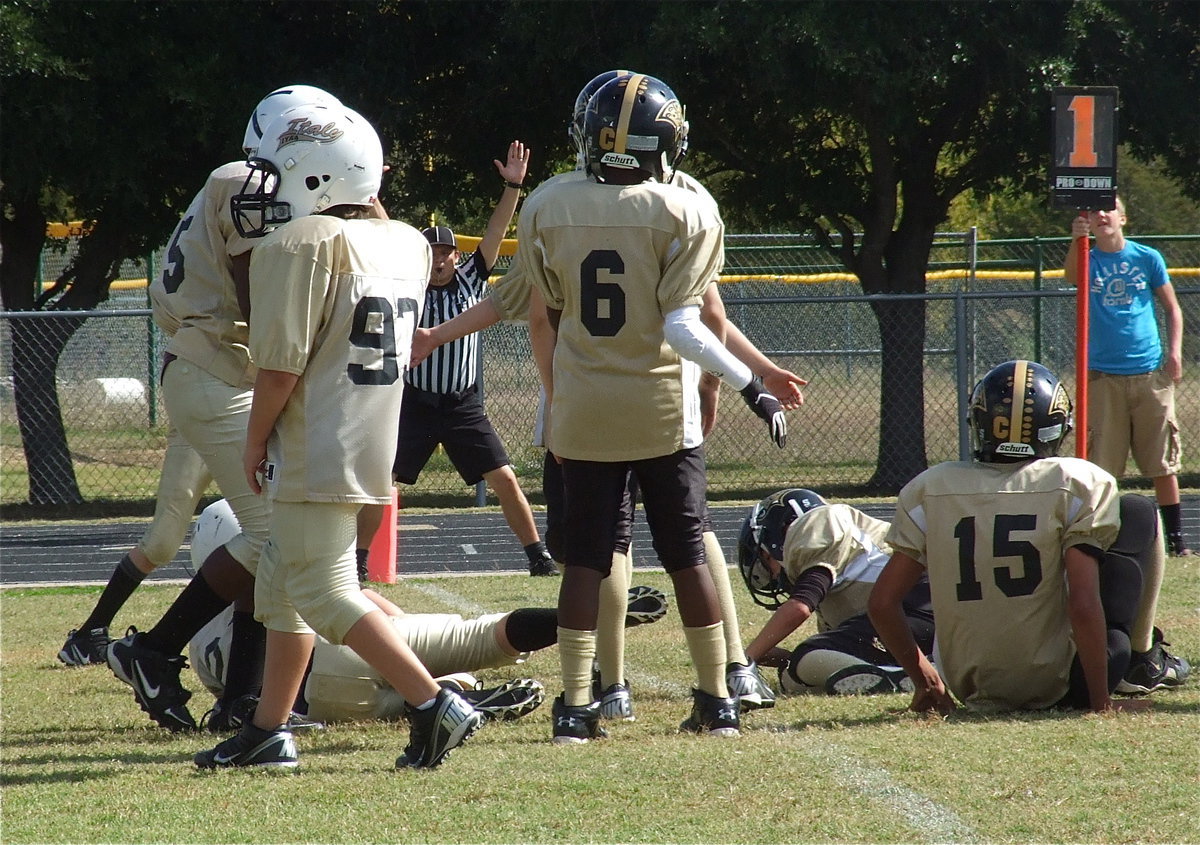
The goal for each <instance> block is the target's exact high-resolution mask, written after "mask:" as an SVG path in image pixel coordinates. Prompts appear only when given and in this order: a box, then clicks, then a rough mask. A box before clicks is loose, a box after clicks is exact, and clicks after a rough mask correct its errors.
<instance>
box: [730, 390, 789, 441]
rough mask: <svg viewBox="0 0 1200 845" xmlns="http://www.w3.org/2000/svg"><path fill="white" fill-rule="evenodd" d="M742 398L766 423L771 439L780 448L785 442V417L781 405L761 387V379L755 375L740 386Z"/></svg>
mask: <svg viewBox="0 0 1200 845" xmlns="http://www.w3.org/2000/svg"><path fill="white" fill-rule="evenodd" d="M741 393H742V398H743V399H745V400H746V404H747V405H749V406H750V410H751V411H753V412H754V413H755V414H756V415H757V416H758V418H759V419H760V420H762V421H763V422H765V423H766V424H767V428H768V430H770V432H771V439H772V440H774V441H775V445H776V446H778V447H779V448H780V449H782V448H783V444H785V443H787V418H786V417H784V415H783V406H782V405H780V404H779V400H778V399H776V398H775V397H774V396H772V395H771V394H770V393H768V392H767V389H766V388H765V387H763V380H762V379H761V378H759V377H758V376H755V377H754V378H752V379H751V380H750V383H749V384H748V385H746V386H745V387H743V388H742V390H741Z"/></svg>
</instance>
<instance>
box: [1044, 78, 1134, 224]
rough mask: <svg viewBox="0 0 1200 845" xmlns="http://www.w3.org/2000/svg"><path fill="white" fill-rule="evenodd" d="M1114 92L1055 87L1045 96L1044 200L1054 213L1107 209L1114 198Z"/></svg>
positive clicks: (1115, 92)
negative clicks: (1046, 192) (1046, 157)
mask: <svg viewBox="0 0 1200 845" xmlns="http://www.w3.org/2000/svg"><path fill="white" fill-rule="evenodd" d="M1117 94H1118V91H1117V89H1116V88H1108V87H1101V86H1086V87H1075V88H1056V89H1054V92H1053V94H1052V96H1051V101H1050V115H1051V129H1052V131H1051V143H1050V152H1051V155H1050V190H1051V194H1050V199H1051V201H1052V203H1053V205H1054V206H1055V207H1056V208H1073V209H1099V208H1112V207H1113V204H1114V203H1115V202H1116V197H1117V112H1118V110H1119V106H1118V104H1117Z"/></svg>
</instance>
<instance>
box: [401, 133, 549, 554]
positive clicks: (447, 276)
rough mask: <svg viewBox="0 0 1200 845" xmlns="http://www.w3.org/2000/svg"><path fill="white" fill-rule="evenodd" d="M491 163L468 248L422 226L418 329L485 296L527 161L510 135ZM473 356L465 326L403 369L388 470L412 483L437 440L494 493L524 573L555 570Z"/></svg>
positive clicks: (475, 349)
mask: <svg viewBox="0 0 1200 845" xmlns="http://www.w3.org/2000/svg"><path fill="white" fill-rule="evenodd" d="M495 164H496V167H497V169H498V170H499V171H500V176H501V178H502V179H503V180H504V193H503V195H501V197H500V201H499V202H498V203H497V204H496V208H495V210H494V211H493V212H492V216H491V218H490V219H489V220H488V226H487V230H486V231H485V232H484V236H483V239H482V240H481V241H480V242H479V247H478V248H477V249H476V251H475V252H474V253H472V254H470V255H468V256H467V257H466V258H465V259H463V258H461V255H460V253H459V251H458V244H457V242H456V241H455V238H454V232H452V231H451V230H450V228H449V227H447V226H431V227H430V228H428V229H425V230H424V232H423V234H424V235H425V238H426V240H428V241H429V243H430V245H431V246H432V247H433V268H432V270H431V271H430V275H429V287H428V289H427V290H426V293H425V309H424V312H423V313H422V315H421V327H422V328H432V327H433V326H436V325H438V324H439V323H444V322H446V321H447V320H450V319H452V318H453V317H456V316H458V315H459V314H461V313H462V312H463V311H465V310H467V309H468V308H470V307H471V306H472V305H474V304H475V303H477V302H479V301H480V300H481V299H483V298H484V297H485V296H486V295H487V280H488V274H489V273H490V272H491V270H492V267H493V266H494V265H495V263H496V258H497V256H498V255H499V254H500V241H501V240H502V238H503V237H504V232H505V230H506V229H507V228H508V224H509V222H510V221H511V220H512V216H513V212H515V211H516V208H517V200H518V199H519V198H520V195H521V184H522V182H523V181H524V179H525V170H526V168H527V166H528V151H527V150H526V149H525V145H524V144H522V143H521V142H519V141H513V142H512V144H510V145H509V149H508V162H507V164H504V165H502V164H501V163H500V162H499V161H496V162H495ZM460 259H461V260H460ZM478 359H479V335H478V333H473V334H469V335H466V336H465V337H462V338H459V339H458V340H454V341H451V342H450V343H446V344H444V345H442V346H439V347H438V348H437V349H435V350H434V351H433V352H432V353H431V354H430V355H429V357H428V358H426V359H425V360H423V361H422V362H421V363H420V364H418V365H417V366H416V367H414V368H412V369H410V370H409V371H408V372H407V373H406V374H405V388H404V403H403V406H402V407H403V410H402V412H401V414H400V433H399V442H398V444H397V448H396V462H395V464H394V466H393V468H392V471H393V474H394V475H395V478H396V481H398V482H401V483H403V484H415V483H416V481H417V477H418V476H419V475H420V474H421V470H423V469H424V468H425V465H426V464H427V463H428V462H429V458H430V456H431V455H432V454H433V451H434V449H436V448H437V447H438V445H439V444H440V445H441V446H443V447H444V448H445V450H446V455H447V457H449V458H450V462H451V463H453V464H454V468H455V469H456V470H458V474H459V475H461V476H462V479H463V481H464V482H466V483H467V484H468V485H475V484H478V483H479V482H480V481H481V480H482V481H486V482H487V485H488V486H489V487H491V488H492V490H493V491H494V492H495V493H496V497H497V498H498V499H499V500H500V508H501V510H502V511H503V512H504V519H505V520H506V521H507V522H508V525H509V528H511V529H512V532H513V533H514V534H515V535H516V536H517V539H518V540H519V541H520V542H521V545H522V546H524V547H525V554H526V556H528V558H529V574H530V575H557V574H558V569H557V568H556V567H555V566H554V562H553V560H552V559H551V557H550V554H549V552H547V551H546V545H545V543H543V542H542V540H541V538H540V537H539V536H538V530H537V525H535V524H534V520H533V512H532V511H531V510H530V508H529V501H528V500H527V499H526V498H525V494H524V493H523V492H522V490H521V486H520V485H519V484H518V483H517V476H516V474H515V473H514V472H513V470H512V467H511V466H510V462H509V458H508V454H507V453H506V452H505V451H504V444H503V443H501V442H500V438H499V436H498V435H497V434H496V429H495V428H493V427H492V423H491V421H490V420H489V419H488V418H487V414H486V413H485V412H484V409H483V401H482V400H481V398H480V396H479V385H478V384H477V382H476V378H475V376H476V371H477V366H478Z"/></svg>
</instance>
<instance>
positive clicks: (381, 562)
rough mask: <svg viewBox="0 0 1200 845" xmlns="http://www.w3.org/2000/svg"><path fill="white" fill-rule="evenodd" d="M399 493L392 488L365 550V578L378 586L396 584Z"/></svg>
mask: <svg viewBox="0 0 1200 845" xmlns="http://www.w3.org/2000/svg"><path fill="white" fill-rule="evenodd" d="M399 510H400V491H398V490H397V489H396V488H395V487H393V488H392V501H391V502H389V503H388V504H386V505H384V506H383V519H381V520H379V528H378V529H377V530H376V531H375V536H374V537H372V538H371V545H370V547H369V548H368V550H367V578H368V579H369V580H371V581H374V582H376V583H378V584H395V583H396V552H397V548H396V530H397V525H398V520H399V515H398V512H399Z"/></svg>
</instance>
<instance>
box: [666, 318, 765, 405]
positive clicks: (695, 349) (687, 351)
mask: <svg viewBox="0 0 1200 845" xmlns="http://www.w3.org/2000/svg"><path fill="white" fill-rule="evenodd" d="M665 319H666V322H665V323H664V325H663V335H664V336H665V337H666V340H667V344H668V345H669V346H670V347H671V348H672V349H674V350H675V351H676V352H678V353H679V354H680V356H682V357H684V358H687V359H688V360H689V361H694V362H695V363H697V364H699V365H700V367H701V369H703V370H705V371H707V372H710V373H712V374H713V375H714V376H716V377H717V378H719V379H721V381H723V382H725V383H726V384H728V385H729V386H730V387H733V388H736V389H737V390H741V389H742V388H743V387H745V386H746V385H748V384H749V383H750V380H751V379H752V378H753V377H754V374H753V373H752V372H750V368H749V367H747V366H746V365H745V364H743V363H742V362H741V361H739V360H738V359H737V358H735V357H734V356H733V353H732V352H730V351H729V350H728V349H726V348H725V346H724V345H723V344H722V343H721V341H719V340H718V339H717V336H716V335H715V334H713V333H712V331H711V330H709V328H708V326H706V325H704V323H702V322H701V321H700V306H699V305H685V306H683V307H682V308H676V309H675V310H674V311H672V312H670V313H669V314H667V316H666V318H665Z"/></svg>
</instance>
